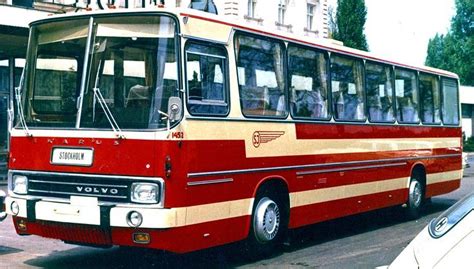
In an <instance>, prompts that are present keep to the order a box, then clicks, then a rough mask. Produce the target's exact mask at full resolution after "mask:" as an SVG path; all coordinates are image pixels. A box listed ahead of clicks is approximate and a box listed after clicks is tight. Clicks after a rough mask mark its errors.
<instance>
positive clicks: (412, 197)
mask: <svg viewBox="0 0 474 269" xmlns="http://www.w3.org/2000/svg"><path fill="white" fill-rule="evenodd" d="M423 196H424V186H423V184H422V183H421V181H420V175H419V174H413V175H412V176H411V180H410V186H409V187H408V201H407V203H406V216H407V217H408V218H409V219H417V218H419V217H420V212H421V207H422V205H423V199H424V198H423Z"/></svg>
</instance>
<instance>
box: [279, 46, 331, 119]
mask: <svg viewBox="0 0 474 269" xmlns="http://www.w3.org/2000/svg"><path fill="white" fill-rule="evenodd" d="M326 69H327V57H326V54H324V53H322V52H318V51H316V50H312V49H307V48H301V47H297V46H293V45H290V46H289V47H288V73H289V76H288V78H289V83H290V107H291V114H292V115H293V117H295V118H307V119H328V117H329V113H328V110H329V104H328V82H327V70H326Z"/></svg>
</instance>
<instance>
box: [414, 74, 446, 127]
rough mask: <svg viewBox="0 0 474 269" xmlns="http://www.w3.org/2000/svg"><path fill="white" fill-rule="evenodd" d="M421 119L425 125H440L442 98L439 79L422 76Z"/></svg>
mask: <svg viewBox="0 0 474 269" xmlns="http://www.w3.org/2000/svg"><path fill="white" fill-rule="evenodd" d="M419 81H420V100H421V119H422V122H423V123H440V122H441V111H440V106H441V102H440V98H439V84H438V77H437V76H434V75H428V74H420V79H419Z"/></svg>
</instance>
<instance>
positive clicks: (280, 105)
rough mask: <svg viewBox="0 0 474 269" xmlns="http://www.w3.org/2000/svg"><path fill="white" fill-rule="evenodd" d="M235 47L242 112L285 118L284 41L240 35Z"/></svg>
mask: <svg viewBox="0 0 474 269" xmlns="http://www.w3.org/2000/svg"><path fill="white" fill-rule="evenodd" d="M235 50H236V57H237V70H238V72H237V75H238V81H239V91H240V102H241V106H242V113H243V114H244V115H245V116H263V117H278V118H285V117H286V116H287V115H288V112H287V109H286V94H285V88H286V87H285V73H284V68H283V66H284V58H285V53H284V46H283V44H282V43H281V42H278V41H273V40H270V39H263V38H257V37H252V36H246V35H242V34H239V35H238V36H237V37H236V40H235Z"/></svg>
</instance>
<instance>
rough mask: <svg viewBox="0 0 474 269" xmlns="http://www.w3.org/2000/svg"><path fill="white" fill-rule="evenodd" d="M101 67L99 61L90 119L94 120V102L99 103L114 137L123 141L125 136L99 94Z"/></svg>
mask: <svg viewBox="0 0 474 269" xmlns="http://www.w3.org/2000/svg"><path fill="white" fill-rule="evenodd" d="M101 67H102V60H100V61H99V66H98V68H97V74H96V77H95V82H94V88H93V89H92V90H93V91H94V100H93V110H92V118H93V120H95V104H96V100H97V101H99V105H100V107H101V108H102V110H103V111H104V114H105V117H106V118H107V121H108V122H109V124H110V126H111V127H112V130H113V131H114V133H115V135H116V136H117V137H118V138H119V139H125V136H124V135H123V133H122V130H121V129H120V126H119V125H118V124H117V121H116V120H115V118H114V116H113V115H112V112H111V111H110V108H109V106H108V105H107V102H106V101H105V98H104V96H103V95H102V93H101V92H100V88H99V75H100V71H101V69H102V68H101Z"/></svg>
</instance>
